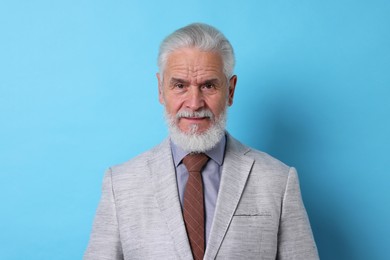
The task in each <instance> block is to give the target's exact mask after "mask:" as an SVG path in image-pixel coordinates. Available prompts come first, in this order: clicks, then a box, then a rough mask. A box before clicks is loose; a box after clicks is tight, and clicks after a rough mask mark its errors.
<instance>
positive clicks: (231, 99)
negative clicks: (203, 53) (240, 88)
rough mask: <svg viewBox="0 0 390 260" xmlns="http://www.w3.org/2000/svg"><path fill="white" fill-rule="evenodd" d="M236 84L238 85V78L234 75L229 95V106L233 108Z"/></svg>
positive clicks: (230, 82) (230, 81) (231, 79)
mask: <svg viewBox="0 0 390 260" xmlns="http://www.w3.org/2000/svg"><path fill="white" fill-rule="evenodd" d="M236 84H237V76H236V75H233V76H232V77H231V78H230V80H229V86H228V87H229V89H228V91H229V93H228V102H227V104H228V106H231V105H232V104H233V98H234V91H235V90H236Z"/></svg>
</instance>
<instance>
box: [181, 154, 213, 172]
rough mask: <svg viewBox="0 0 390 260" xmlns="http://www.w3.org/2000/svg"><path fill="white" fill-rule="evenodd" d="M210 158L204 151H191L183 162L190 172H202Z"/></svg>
mask: <svg viewBox="0 0 390 260" xmlns="http://www.w3.org/2000/svg"><path fill="white" fill-rule="evenodd" d="M208 160H209V157H208V156H207V155H206V154H204V153H190V154H188V155H186V156H185V157H184V159H183V163H184V165H185V166H186V168H187V171H188V172H200V171H201V170H202V169H203V167H204V166H205V164H206V162H207V161H208Z"/></svg>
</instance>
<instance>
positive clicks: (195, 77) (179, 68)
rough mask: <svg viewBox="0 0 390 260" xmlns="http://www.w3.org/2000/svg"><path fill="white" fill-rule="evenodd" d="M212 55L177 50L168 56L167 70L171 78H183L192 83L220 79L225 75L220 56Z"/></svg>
mask: <svg viewBox="0 0 390 260" xmlns="http://www.w3.org/2000/svg"><path fill="white" fill-rule="evenodd" d="M181 55H183V56H181ZM210 55H212V54H210ZM210 55H208V56H205V55H198V56H195V55H192V54H191V55H187V53H186V52H185V51H180V50H179V51H176V52H174V53H172V54H171V55H170V56H169V57H168V61H167V64H166V72H168V73H167V74H168V75H169V76H170V78H179V79H183V80H186V81H189V82H191V83H192V84H199V83H201V82H203V81H207V80H210V79H219V78H220V77H221V75H223V68H222V64H221V60H220V57H217V58H215V57H212V56H210ZM182 57H183V58H182ZM220 80H221V79H220Z"/></svg>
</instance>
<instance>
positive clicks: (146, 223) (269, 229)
mask: <svg viewBox="0 0 390 260" xmlns="http://www.w3.org/2000/svg"><path fill="white" fill-rule="evenodd" d="M234 63H235V59H234V53H233V48H232V46H231V45H230V43H229V41H228V40H227V39H226V38H225V36H224V35H223V34H222V33H221V32H220V31H218V30H217V29H216V28H214V27H212V26H209V25H206V24H190V25H188V26H186V27H183V28H181V29H178V30H177V31H175V32H173V33H172V34H171V35H169V36H168V37H167V38H166V39H165V40H164V41H163V42H162V44H161V46H160V52H159V56H158V66H159V73H157V78H158V91H159V101H160V103H161V104H162V105H164V107H165V116H166V121H167V124H168V128H169V137H168V138H167V139H166V140H165V141H163V142H162V143H161V144H160V145H158V146H156V147H155V148H153V149H151V150H149V151H147V152H145V153H143V154H141V155H139V156H137V157H135V158H133V159H131V160H130V161H128V162H125V163H123V164H121V165H118V166H114V167H112V168H110V169H109V170H108V171H107V172H106V175H105V177H104V181H103V190H102V198H101V201H100V204H99V207H98V209H97V213H96V217H95V222H94V225H93V230H92V234H91V238H90V242H89V245H88V248H87V251H86V253H85V256H84V259H93V260H96V259H300V260H307V259H318V254H317V249H316V245H315V242H314V239H313V235H312V231H311V228H310V224H309V221H308V217H307V214H306V211H305V208H304V205H303V202H302V199H301V194H300V188H299V183H298V177H297V173H296V171H295V169H294V168H291V167H289V166H286V165H285V164H283V163H282V162H280V161H278V160H276V159H274V158H272V157H271V156H269V155H267V154H265V153H263V152H260V151H257V150H255V149H252V148H249V147H247V146H245V145H243V144H241V143H240V142H239V141H237V140H236V139H234V138H233V137H232V136H231V135H229V134H228V133H227V132H226V131H225V123H226V110H227V107H228V106H231V105H232V103H233V97H234V91H235V87H236V83H237V76H236V75H233V68H234Z"/></svg>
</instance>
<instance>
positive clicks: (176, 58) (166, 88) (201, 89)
mask: <svg viewBox="0 0 390 260" xmlns="http://www.w3.org/2000/svg"><path fill="white" fill-rule="evenodd" d="M163 73H164V75H163V80H162V77H161V75H159V74H157V78H158V82H159V101H160V103H161V104H163V105H165V109H166V112H167V113H168V115H169V116H170V117H175V116H176V114H177V113H178V112H179V111H180V112H181V111H186V112H190V113H192V112H199V111H204V110H209V111H211V113H212V114H213V116H214V117H215V118H214V119H212V118H210V117H198V116H196V117H193V116H184V117H179V118H177V119H176V126H177V127H178V128H179V129H180V130H181V131H182V132H183V133H190V132H191V129H194V127H193V126H196V128H195V129H196V133H197V134H200V133H203V132H205V131H206V130H208V129H209V128H210V126H211V125H212V124H213V122H214V121H215V119H218V118H219V116H220V115H221V114H222V113H223V112H224V111H225V110H226V106H227V105H228V106H230V105H232V103H233V96H234V89H235V85H236V81H237V78H236V76H233V77H232V78H231V79H230V80H229V81H227V79H226V77H225V74H224V73H223V63H222V59H221V57H220V55H219V54H218V53H215V52H204V51H200V50H198V49H196V48H182V49H178V50H176V51H174V52H172V53H171V54H169V56H168V59H167V63H166V66H165V70H164V72H163Z"/></svg>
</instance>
